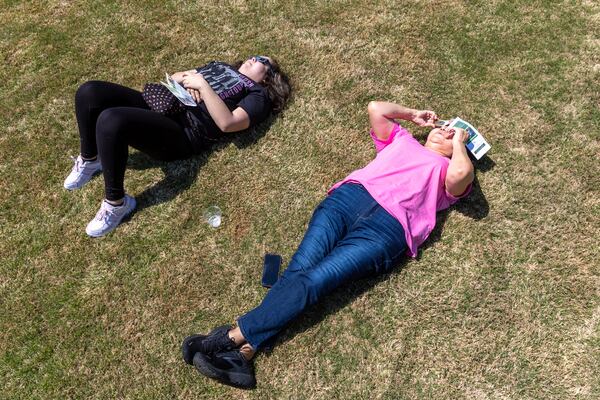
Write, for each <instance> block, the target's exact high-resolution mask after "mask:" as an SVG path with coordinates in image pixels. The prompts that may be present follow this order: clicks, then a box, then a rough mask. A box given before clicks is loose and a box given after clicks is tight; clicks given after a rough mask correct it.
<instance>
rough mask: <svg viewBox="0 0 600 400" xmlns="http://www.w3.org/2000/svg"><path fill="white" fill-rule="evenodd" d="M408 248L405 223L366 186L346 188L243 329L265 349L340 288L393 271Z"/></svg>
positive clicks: (331, 199) (315, 222)
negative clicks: (277, 336) (374, 196)
mask: <svg viewBox="0 0 600 400" xmlns="http://www.w3.org/2000/svg"><path fill="white" fill-rule="evenodd" d="M406 248H407V246H406V239H405V237H404V229H403V228H402V225H401V224H400V222H398V220H397V219H395V218H394V217H393V216H392V215H390V214H389V213H388V212H387V211H386V210H385V209H384V208H383V207H381V206H380V205H379V204H378V203H377V202H376V201H375V200H374V199H373V197H371V195H370V194H369V192H367V190H366V189H365V188H364V187H363V186H362V185H359V184H353V183H346V184H344V185H342V186H340V187H339V188H337V189H336V190H335V191H333V192H332V193H331V194H330V195H329V196H328V197H327V198H326V199H325V200H323V201H322V202H321V204H319V206H318V207H317V209H316V210H315V212H314V214H313V216H312V219H311V221H310V223H309V225H308V229H307V231H306V233H305V235H304V239H302V243H300V247H298V250H297V251H296V253H295V254H294V256H293V257H292V260H291V261H290V263H289V265H288V267H287V269H286V270H285V272H284V273H283V274H282V275H281V277H280V278H279V280H278V281H277V283H276V284H275V285H273V287H272V288H271V289H270V290H269V292H268V293H267V295H266V296H265V298H264V299H263V301H262V303H261V304H260V305H259V306H258V307H256V308H255V309H253V310H252V311H249V312H248V313H246V314H244V315H243V316H241V317H240V318H239V319H238V326H239V327H240V329H241V331H242V334H243V335H244V337H245V338H246V340H247V341H248V343H250V345H251V346H252V347H253V348H254V349H259V348H261V346H263V345H264V344H265V342H266V341H267V340H268V339H270V338H271V337H273V336H275V335H276V334H277V333H278V332H279V331H281V330H282V329H283V328H284V327H285V326H286V324H287V323H288V322H290V321H291V320H292V319H294V318H295V317H296V316H298V315H299V314H300V313H301V312H302V311H303V310H304V309H306V307H308V306H310V305H312V304H315V303H317V302H318V301H319V300H320V299H321V298H323V296H325V295H327V294H328V293H330V292H332V291H333V290H334V289H335V288H337V287H338V286H340V285H342V284H344V283H345V282H348V281H352V280H356V279H360V278H365V277H368V276H373V275H376V274H380V273H383V272H387V271H389V270H390V269H392V267H393V266H394V265H395V264H396V262H397V261H398V259H400V258H401V257H402V256H403V254H404V252H405V251H406Z"/></svg>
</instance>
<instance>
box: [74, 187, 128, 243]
mask: <svg viewBox="0 0 600 400" xmlns="http://www.w3.org/2000/svg"><path fill="white" fill-rule="evenodd" d="M133 210H135V199H134V198H133V197H131V196H128V195H125V197H124V198H123V204H122V205H120V206H113V205H112V204H110V203H108V202H107V201H106V200H103V201H102V205H101V206H100V210H98V212H97V213H96V216H95V217H94V219H93V220H91V221H90V223H89V224H88V225H87V227H86V228H85V233H87V234H88V235H89V236H91V237H99V236H103V235H106V234H107V233H108V232H110V231H112V230H113V229H115V228H116V227H117V226H119V224H120V223H121V221H123V218H125V217H127V216H128V215H129V214H131V213H132V212H133Z"/></svg>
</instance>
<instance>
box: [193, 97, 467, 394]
mask: <svg viewBox="0 0 600 400" xmlns="http://www.w3.org/2000/svg"><path fill="white" fill-rule="evenodd" d="M368 111H369V119H370V122H371V128H372V129H371V132H370V134H371V137H372V138H373V141H374V142H375V148H376V150H377V156H376V157H375V159H374V160H372V161H371V162H370V163H369V164H368V165H367V166H366V167H364V168H362V169H359V170H356V171H354V172H352V173H351V174H350V175H348V176H347V177H346V178H345V179H343V180H342V181H340V182H338V183H336V184H335V185H334V186H333V187H332V188H331V189H330V190H329V195H328V196H327V198H326V199H325V200H323V201H322V202H321V204H320V205H319V206H318V207H317V209H316V210H315V212H314V214H313V216H312V219H311V221H310V223H309V226H308V229H307V231H306V234H305V236H304V239H303V240H302V243H301V244H300V246H299V248H298V250H297V251H296V253H295V254H294V256H293V257H292V260H291V261H290V264H289V265H288V268H287V269H286V270H285V272H284V273H283V274H282V276H281V277H280V278H279V280H278V281H277V283H276V284H275V285H274V286H273V287H272V288H271V289H270V290H269V292H268V293H267V295H266V296H265V298H264V299H263V301H262V303H261V304H260V305H259V306H258V307H256V308H254V309H253V310H251V311H249V312H248V313H246V314H244V315H243V316H242V317H240V318H239V319H238V321H237V327H235V328H234V327H232V326H221V327H218V328H215V329H214V330H213V331H212V332H210V333H209V334H208V335H192V336H189V337H187V338H186V339H185V340H184V341H183V345H182V353H183V358H184V360H185V361H186V362H187V363H188V364H194V365H195V366H196V368H197V369H198V370H199V371H200V373H202V374H203V375H206V376H208V377H209V378H213V379H217V380H219V381H220V382H222V383H225V384H229V385H233V386H237V387H242V388H252V387H254V386H255V385H256V379H255V377H254V372H253V368H252V363H251V359H252V357H253V356H254V353H255V352H256V351H257V350H258V349H260V348H261V347H264V345H265V342H267V341H268V340H269V339H271V338H273V337H274V336H275V335H276V334H277V333H278V332H280V331H281V330H282V329H283V328H284V327H285V326H286V324H287V323H288V322H290V321H291V320H292V319H294V318H295V317H296V316H298V315H299V314H300V313H301V312H302V311H303V310H304V309H305V308H306V307H308V306H310V305H312V304H315V303H316V302H318V301H319V300H320V299H321V298H322V297H323V296H325V295H327V294H328V293H330V292H331V291H333V290H334V289H335V288H337V287H338V286H340V285H342V284H344V283H345V282H348V281H351V280H356V279H360V278H364V277H368V276H373V275H376V274H379V273H384V272H387V271H389V270H390V269H391V268H392V267H393V266H394V265H396V264H397V262H398V260H399V259H400V258H401V257H403V256H404V254H405V253H407V254H408V255H410V256H412V257H415V256H416V254H417V248H418V246H419V245H421V244H422V243H423V242H424V241H425V240H426V239H427V237H428V236H429V234H430V233H431V231H432V230H433V228H434V225H435V215H436V212H437V211H440V210H443V209H445V208H448V207H449V206H450V205H452V204H453V203H455V202H456V201H457V200H458V199H459V198H460V197H463V196H466V195H467V194H468V193H469V191H470V188H471V183H472V182H473V178H474V174H473V165H472V164H471V161H470V159H469V157H468V155H467V150H466V147H465V141H466V139H467V137H468V135H467V134H466V132H465V131H464V130H462V129H450V128H447V127H442V128H435V129H433V130H431V132H430V133H429V135H428V136H427V142H426V143H425V145H424V146H423V145H421V144H420V143H419V142H418V141H417V140H416V139H415V138H413V136H412V135H411V134H410V133H409V132H408V131H407V130H406V129H405V128H403V127H402V126H401V125H400V124H399V123H398V122H397V120H404V121H411V122H413V123H415V124H417V125H418V126H423V127H425V126H430V127H434V126H435V125H434V122H435V121H436V120H437V115H436V114H435V113H434V112H433V111H427V110H414V109H410V108H406V107H403V106H400V105H398V104H393V103H386V102H371V103H370V104H369V108H368Z"/></svg>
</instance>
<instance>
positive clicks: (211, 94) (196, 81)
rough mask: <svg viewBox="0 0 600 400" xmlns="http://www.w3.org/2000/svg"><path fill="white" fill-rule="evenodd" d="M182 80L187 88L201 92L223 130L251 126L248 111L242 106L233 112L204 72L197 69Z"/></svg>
mask: <svg viewBox="0 0 600 400" xmlns="http://www.w3.org/2000/svg"><path fill="white" fill-rule="evenodd" d="M182 82H183V87H185V88H186V89H196V90H198V91H199V92H200V97H201V98H202V101H204V104H205V105H206V109H207V110H208V113H209V114H210V116H211V117H212V119H213V121H215V124H216V125H217V126H218V127H219V129H220V130H222V131H223V132H237V131H242V130H244V129H246V128H248V127H249V126H250V117H249V116H248V113H247V112H246V111H245V110H244V109H243V108H241V107H238V108H236V109H235V110H233V112H231V111H229V108H227V105H226V104H225V102H224V101H223V100H222V99H221V98H220V97H219V95H218V94H217V93H215V91H214V90H213V88H211V87H210V85H209V84H208V82H206V79H204V77H203V76H202V74H199V73H196V71H194V73H193V74H185V76H184V78H183V81H182Z"/></svg>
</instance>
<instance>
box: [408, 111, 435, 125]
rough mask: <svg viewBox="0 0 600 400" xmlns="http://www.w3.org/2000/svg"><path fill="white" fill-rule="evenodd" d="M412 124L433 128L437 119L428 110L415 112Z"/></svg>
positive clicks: (433, 113)
mask: <svg viewBox="0 0 600 400" xmlns="http://www.w3.org/2000/svg"><path fill="white" fill-rule="evenodd" d="M415 111H416V112H415V113H414V116H413V119H412V122H414V123H415V124H417V125H419V126H430V127H432V128H434V127H435V124H434V122H435V121H436V120H437V119H438V116H437V114H436V113H435V112H433V111H430V110H415Z"/></svg>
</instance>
